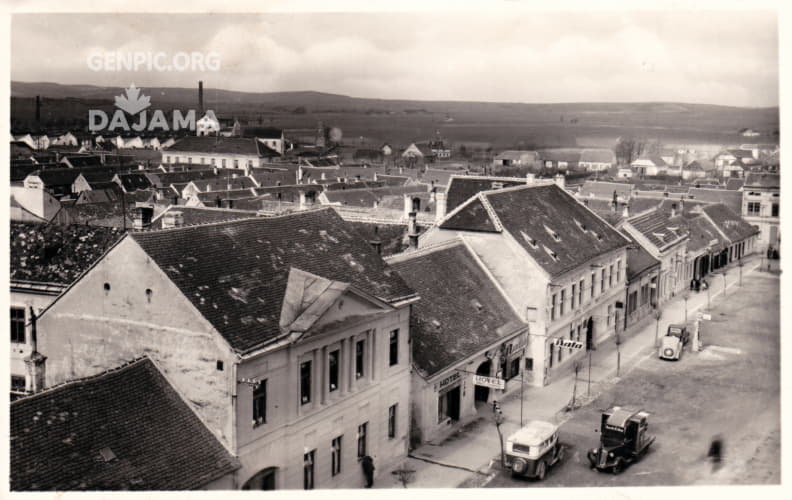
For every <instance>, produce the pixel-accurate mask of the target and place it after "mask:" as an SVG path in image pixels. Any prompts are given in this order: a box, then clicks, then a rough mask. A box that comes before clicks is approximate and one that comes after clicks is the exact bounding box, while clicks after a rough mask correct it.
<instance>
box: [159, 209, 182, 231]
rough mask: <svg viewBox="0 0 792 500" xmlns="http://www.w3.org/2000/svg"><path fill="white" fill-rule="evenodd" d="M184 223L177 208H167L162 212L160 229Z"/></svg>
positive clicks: (179, 225) (180, 225)
mask: <svg viewBox="0 0 792 500" xmlns="http://www.w3.org/2000/svg"><path fill="white" fill-rule="evenodd" d="M183 225H184V214H183V213H182V212H179V211H178V210H169V211H167V212H165V213H164V214H162V229H170V228H174V227H182V226H183Z"/></svg>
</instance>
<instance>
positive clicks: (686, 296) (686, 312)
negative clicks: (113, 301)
mask: <svg viewBox="0 0 792 500" xmlns="http://www.w3.org/2000/svg"><path fill="white" fill-rule="evenodd" d="M682 298H683V299H685V325H687V321H688V299H689V298H690V294H689V293H687V292H685V295H683V296H682Z"/></svg>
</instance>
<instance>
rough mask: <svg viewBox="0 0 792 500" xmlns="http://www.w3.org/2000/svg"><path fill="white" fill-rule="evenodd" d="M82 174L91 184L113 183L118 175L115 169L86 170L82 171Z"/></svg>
mask: <svg viewBox="0 0 792 500" xmlns="http://www.w3.org/2000/svg"><path fill="white" fill-rule="evenodd" d="M80 174H82V176H83V178H84V179H85V180H86V181H88V183H89V184H91V183H94V182H111V181H112V180H113V177H115V175H116V171H115V169H114V168H91V169H88V168H86V169H82V170H81V171H80Z"/></svg>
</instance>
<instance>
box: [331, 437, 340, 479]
mask: <svg viewBox="0 0 792 500" xmlns="http://www.w3.org/2000/svg"><path fill="white" fill-rule="evenodd" d="M341 438H342V436H338V437H337V438H335V439H333V444H332V448H331V452H330V454H331V455H330V457H331V464H330V467H331V468H330V474H332V475H333V476H337V475H339V474H340V473H341Z"/></svg>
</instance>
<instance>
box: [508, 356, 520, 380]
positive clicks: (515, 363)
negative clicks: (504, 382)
mask: <svg viewBox="0 0 792 500" xmlns="http://www.w3.org/2000/svg"><path fill="white" fill-rule="evenodd" d="M509 374H510V377H509V378H512V377H516V376H517V375H519V374H520V358H519V357H516V358H514V359H513V360H511V366H510V367H509Z"/></svg>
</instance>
